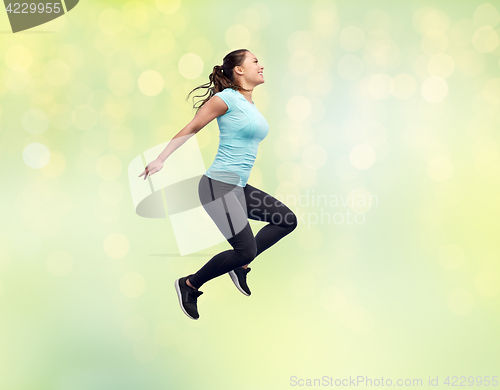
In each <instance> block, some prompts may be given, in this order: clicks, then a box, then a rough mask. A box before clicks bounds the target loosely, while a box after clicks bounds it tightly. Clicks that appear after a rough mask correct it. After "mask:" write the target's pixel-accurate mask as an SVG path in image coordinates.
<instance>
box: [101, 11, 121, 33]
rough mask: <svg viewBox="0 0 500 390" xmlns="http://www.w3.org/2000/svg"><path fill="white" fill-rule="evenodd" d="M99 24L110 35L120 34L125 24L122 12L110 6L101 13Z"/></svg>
mask: <svg viewBox="0 0 500 390" xmlns="http://www.w3.org/2000/svg"><path fill="white" fill-rule="evenodd" d="M98 24H99V28H100V29H101V31H103V32H104V33H106V34H108V35H118V34H119V33H121V32H122V30H123V26H124V23H123V17H122V14H121V13H120V12H118V11H117V10H115V9H113V8H108V9H106V10H104V11H102V12H101V13H100V14H99V18H98Z"/></svg>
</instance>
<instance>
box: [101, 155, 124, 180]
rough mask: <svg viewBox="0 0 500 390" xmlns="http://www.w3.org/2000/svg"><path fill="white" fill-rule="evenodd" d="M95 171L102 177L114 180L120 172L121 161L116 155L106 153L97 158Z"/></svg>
mask: <svg viewBox="0 0 500 390" xmlns="http://www.w3.org/2000/svg"><path fill="white" fill-rule="evenodd" d="M96 171H97V174H98V175H99V176H100V177H102V178H103V179H105V180H114V179H116V178H117V177H118V176H120V174H121V172H122V163H121V161H120V159H119V158H118V157H116V156H113V155H110V154H108V155H106V156H102V157H101V158H99V160H97V163H96Z"/></svg>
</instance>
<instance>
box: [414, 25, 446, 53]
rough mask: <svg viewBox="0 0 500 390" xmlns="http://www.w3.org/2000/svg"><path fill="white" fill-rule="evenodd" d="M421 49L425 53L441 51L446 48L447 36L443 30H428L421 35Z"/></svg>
mask: <svg viewBox="0 0 500 390" xmlns="http://www.w3.org/2000/svg"><path fill="white" fill-rule="evenodd" d="M420 47H421V48H422V51H423V52H424V53H427V54H431V55H432V54H438V53H443V52H445V51H446V49H447V48H448V37H447V36H446V34H445V33H444V31H439V30H430V31H427V32H426V33H425V34H424V36H423V37H422V42H421V43H420Z"/></svg>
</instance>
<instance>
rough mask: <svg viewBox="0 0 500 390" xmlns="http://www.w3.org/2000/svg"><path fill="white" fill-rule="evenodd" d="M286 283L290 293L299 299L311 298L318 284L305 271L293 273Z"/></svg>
mask: <svg viewBox="0 0 500 390" xmlns="http://www.w3.org/2000/svg"><path fill="white" fill-rule="evenodd" d="M288 283H289V286H290V290H291V291H292V294H293V295H295V296H296V297H298V298H300V299H303V298H311V297H312V296H313V295H314V294H315V290H316V286H317V285H318V283H317V281H316V279H315V278H314V276H313V275H311V274H310V273H306V272H301V273H297V274H295V275H293V276H292V277H291V278H290V279H289V281H288Z"/></svg>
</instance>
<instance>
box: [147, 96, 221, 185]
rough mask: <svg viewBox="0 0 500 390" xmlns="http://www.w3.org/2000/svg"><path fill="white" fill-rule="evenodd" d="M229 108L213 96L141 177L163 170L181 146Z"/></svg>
mask: <svg viewBox="0 0 500 390" xmlns="http://www.w3.org/2000/svg"><path fill="white" fill-rule="evenodd" d="M227 110H228V107H227V105H226V103H224V101H223V100H222V99H221V98H219V97H218V96H213V97H212V98H211V99H210V100H209V101H208V102H206V103H205V104H204V105H203V107H201V108H200V110H199V111H198V113H197V114H196V115H195V116H194V118H193V119H192V120H191V122H189V123H188V124H187V125H186V126H185V127H184V128H183V129H182V130H181V131H179V132H178V133H177V134H176V135H175V136H174V137H173V138H172V140H171V141H170V142H169V143H168V145H167V146H166V147H165V149H164V150H163V151H162V152H161V153H160V154H159V156H158V158H157V159H156V160H154V161H152V162H151V163H149V164H148V165H147V167H146V169H145V170H144V172H143V173H141V174H140V175H139V177H141V176H142V175H145V176H144V180H146V177H147V176H148V174H149V175H152V174H153V173H156V172H158V171H159V170H161V169H162V168H163V162H164V161H165V160H166V159H167V158H168V156H170V155H171V154H172V153H173V152H174V151H175V150H176V149H177V148H178V147H179V146H181V145H182V144H184V142H186V141H187V140H188V139H189V138H191V137H192V136H193V135H195V134H196V133H198V131H200V130H201V129H203V128H204V127H205V126H206V125H207V124H209V123H210V122H211V121H213V120H214V119H215V118H217V117H218V116H221V115H224V114H225V113H226V112H227Z"/></svg>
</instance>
